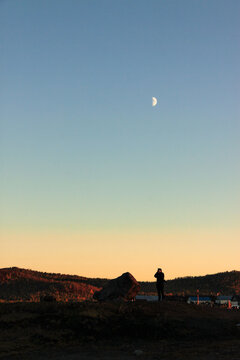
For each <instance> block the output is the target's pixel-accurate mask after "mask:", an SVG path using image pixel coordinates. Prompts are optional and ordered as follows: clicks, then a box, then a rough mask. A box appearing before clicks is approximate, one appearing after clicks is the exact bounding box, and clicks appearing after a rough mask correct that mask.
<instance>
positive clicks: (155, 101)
mask: <svg viewBox="0 0 240 360" xmlns="http://www.w3.org/2000/svg"><path fill="white" fill-rule="evenodd" d="M156 105H157V99H156V98H155V97H152V106H156Z"/></svg>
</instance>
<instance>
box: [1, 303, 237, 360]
mask: <svg viewBox="0 0 240 360" xmlns="http://www.w3.org/2000/svg"><path fill="white" fill-rule="evenodd" d="M239 323H240V311H234V310H227V309H218V308H210V307H208V306H197V305H188V304H185V303H178V302H172V301H171V302H170V301H169V302H168V301H163V302H162V303H147V302H129V303H124V302H123V303H119V302H116V303H97V302H90V301H89V302H83V303H72V304H70V303H15V304H7V303H3V304H0V359H1V360H17V359H21V360H25V359H26V360H32V359H34V360H43V359H44V360H45V359H50V360H51V359H52V360H57V359H59V360H65V359H66V360H79V359H82V360H93V359H102V360H108V359H109V360H110V359H113V358H114V359H117V360H118V359H119V360H120V359H122V360H130V359H135V358H139V359H152V360H153V359H155V360H157V359H158V360H164V359H176V360H180V359H188V360H191V359H192V360H195V359H196V360H197V359H198V360H201V359H202V360H203V359H204V360H213V359H218V360H230V359H231V360H239V359H240V326H237V324H239Z"/></svg>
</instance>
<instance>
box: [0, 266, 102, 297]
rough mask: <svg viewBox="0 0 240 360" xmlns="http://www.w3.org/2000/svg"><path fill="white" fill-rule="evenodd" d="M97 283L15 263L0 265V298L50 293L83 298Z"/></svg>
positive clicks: (41, 295) (90, 295)
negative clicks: (20, 266) (8, 266)
mask: <svg viewBox="0 0 240 360" xmlns="http://www.w3.org/2000/svg"><path fill="white" fill-rule="evenodd" d="M96 290H99V288H98V287H96V286H94V285H90V284H88V283H87V279H86V278H84V277H81V276H75V275H64V274H52V273H43V272H40V271H33V270H27V269H20V268H17V267H12V268H5V269H0V300H2V301H40V298H41V297H44V296H53V297H55V298H56V299H57V301H69V300H70V301H74V300H87V299H89V298H92V295H93V293H94V292H95V291H96Z"/></svg>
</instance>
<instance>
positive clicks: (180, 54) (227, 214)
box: [0, 0, 240, 281]
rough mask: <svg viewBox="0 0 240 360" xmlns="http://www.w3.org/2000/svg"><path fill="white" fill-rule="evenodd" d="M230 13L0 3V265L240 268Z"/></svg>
mask: <svg viewBox="0 0 240 360" xmlns="http://www.w3.org/2000/svg"><path fill="white" fill-rule="evenodd" d="M239 16H240V2H239V1H238V0H236V1H234V0H224V1H223V0H208V1H200V0H181V1H179V0H169V1H166V0H145V1H142V0H137V1H136V0H135V1H134V0H116V1H114V0H101V1H100V0H34V1H33V0H21V1H18V0H11V1H7V0H5V1H4V0H2V1H0V45H1V50H0V52H1V56H0V68H1V74H0V91H1V94H0V115H1V125H0V133H1V135H0V140H1V144H0V150H1V155H0V157H1V158H0V160H1V177H0V196H1V206H0V217H1V219H0V221H1V252H0V264H1V267H10V266H19V267H25V268H31V269H35V270H40V271H48V272H61V273H70V274H78V275H83V276H98V277H107V278H113V277H116V276H119V275H121V273H123V272H125V271H130V272H131V273H132V274H133V275H134V276H135V277H136V278H137V280H151V281H152V280H153V274H154V273H155V270H156V268H157V267H162V268H163V271H164V272H165V274H166V278H167V279H169V278H174V277H178V276H186V275H205V274H207V273H214V272H220V271H226V270H233V269H235V270H240V268H239V253H240V236H239V235H240V225H239V223H240V211H239V210H240V206H239V203H240V191H239V190H240V189H239V184H240V165H239V157H240V144H239V130H240V126H239V115H240V106H239V103H240V101H239V95H240V91H239V90H240V70H239V69H240V67H239V63H240V45H239V33H240V25H239ZM152 96H155V97H156V98H157V99H158V104H157V106H156V107H152V106H151V98H152Z"/></svg>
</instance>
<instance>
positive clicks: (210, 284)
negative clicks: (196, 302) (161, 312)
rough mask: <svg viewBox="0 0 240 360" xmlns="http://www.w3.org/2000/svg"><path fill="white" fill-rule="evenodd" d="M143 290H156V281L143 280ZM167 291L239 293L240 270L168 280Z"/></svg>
mask: <svg viewBox="0 0 240 360" xmlns="http://www.w3.org/2000/svg"><path fill="white" fill-rule="evenodd" d="M140 284H141V291H142V292H145V293H149V292H155V291H156V285H155V282H142V283H140ZM165 290H166V293H170V294H174V295H195V294H196V292H197V290H199V294H201V295H217V294H221V295H223V294H224V295H235V294H237V295H239V294H240V271H230V272H228V271H226V272H222V273H217V274H213V275H205V276H194V277H193V276H188V277H182V278H177V279H174V280H168V281H166V285H165Z"/></svg>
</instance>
